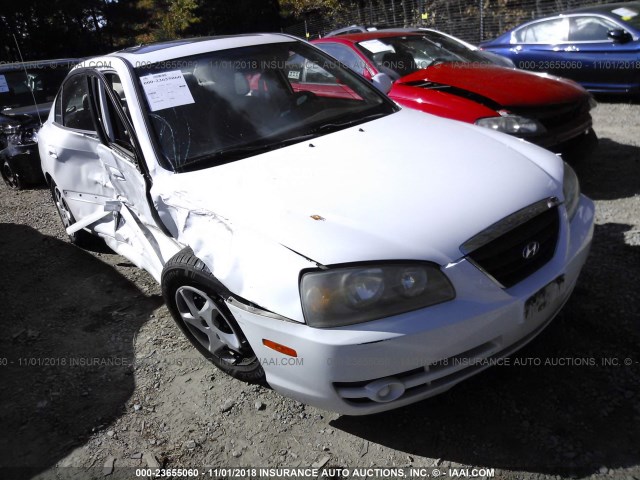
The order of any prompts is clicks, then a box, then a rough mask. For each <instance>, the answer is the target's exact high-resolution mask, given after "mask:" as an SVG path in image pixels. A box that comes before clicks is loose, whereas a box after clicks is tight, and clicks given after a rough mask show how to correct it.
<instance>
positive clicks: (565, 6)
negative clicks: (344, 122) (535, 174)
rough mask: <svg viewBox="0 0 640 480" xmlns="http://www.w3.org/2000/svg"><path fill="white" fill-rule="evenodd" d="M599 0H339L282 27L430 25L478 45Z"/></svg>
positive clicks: (299, 31)
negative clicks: (527, 23) (340, 1)
mask: <svg viewBox="0 0 640 480" xmlns="http://www.w3.org/2000/svg"><path fill="white" fill-rule="evenodd" d="M602 3H612V1H606V0H604V1H603V0H600V1H597V0H596V1H594V0H587V1H584V0H582V1H581V0H520V1H512V0H453V1H450V0H449V1H447V0H364V1H363V0H360V1H354V2H343V4H342V6H341V7H340V8H339V9H338V10H335V11H333V12H328V13H327V12H324V13H322V14H320V13H315V14H313V13H312V14H309V15H307V18H306V19H305V21H304V22H300V23H297V24H295V25H291V26H289V27H287V28H285V29H284V31H285V32H286V33H290V34H292V35H296V36H298V37H301V38H307V39H310V40H312V39H314V38H318V37H322V36H325V35H326V34H327V33H328V32H330V31H331V30H334V29H337V28H342V27H347V26H350V25H364V26H366V27H374V26H375V27H378V28H386V27H429V28H435V29H437V30H441V31H443V32H446V33H450V34H452V35H455V36H456V37H459V38H461V39H463V40H466V41H468V42H470V43H474V44H477V43H479V42H481V41H484V40H489V39H492V38H495V37H497V36H498V35H500V34H501V33H504V32H505V31H506V30H509V29H511V28H513V27H515V26H517V25H519V24H520V23H522V22H525V21H528V20H532V19H535V18H539V17H542V16H546V15H551V14H554V13H557V12H561V11H564V10H569V9H573V8H578V7H582V6H587V5H594V4H602Z"/></svg>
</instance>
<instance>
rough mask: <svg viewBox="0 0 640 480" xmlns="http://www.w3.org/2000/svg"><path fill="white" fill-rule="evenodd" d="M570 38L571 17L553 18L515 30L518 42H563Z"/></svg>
mask: <svg viewBox="0 0 640 480" xmlns="http://www.w3.org/2000/svg"><path fill="white" fill-rule="evenodd" d="M568 39H569V19H567V18H553V19H550V20H545V21H542V22H537V23H534V24H532V25H527V26H525V27H522V28H521V29H519V30H516V31H515V40H516V42H517V43H561V42H567V41H568Z"/></svg>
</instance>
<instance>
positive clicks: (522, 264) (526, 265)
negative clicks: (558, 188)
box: [468, 206, 560, 288]
mask: <svg viewBox="0 0 640 480" xmlns="http://www.w3.org/2000/svg"><path fill="white" fill-rule="evenodd" d="M559 229H560V217H559V213H558V207H557V206H553V207H552V208H549V209H547V210H545V211H543V212H542V213H539V214H537V215H535V216H534V217H532V218H530V219H528V220H527V221H525V222H524V223H521V224H520V225H518V226H516V227H514V228H513V229H511V230H509V231H507V232H506V233H503V234H502V235H500V236H499V237H497V238H495V239H493V240H491V241H489V242H488V243H485V244H484V245H482V246H480V247H478V248H476V249H475V250H473V251H472V252H470V253H469V254H468V258H469V259H470V260H471V261H472V262H473V263H475V264H476V265H477V266H478V267H480V268H481V269H482V270H484V271H485V272H486V273H488V274H489V275H491V276H492V277H493V278H494V279H496V280H497V281H498V282H499V283H500V284H501V285H502V286H504V287H505V288H509V287H512V286H513V285H515V284H516V283H518V282H520V281H522V280H524V279H525V278H527V277H528V276H529V275H531V274H532V273H534V272H535V271H537V270H539V269H540V268H542V267H543V266H544V265H545V264H546V263H547V262H549V260H551V258H553V255H554V253H555V250H556V244H557V242H558V232H559ZM533 250H535V253H533V254H532V251H533ZM527 253H528V254H529V255H527Z"/></svg>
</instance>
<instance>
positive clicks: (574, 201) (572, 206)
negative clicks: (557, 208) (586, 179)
mask: <svg viewBox="0 0 640 480" xmlns="http://www.w3.org/2000/svg"><path fill="white" fill-rule="evenodd" d="M562 193H563V194H564V206H565V208H566V209H567V216H568V217H569V220H571V219H572V218H573V216H574V215H575V214H576V210H577V209H578V203H579V202H580V182H579V181H578V176H577V175H576V172H575V171H574V170H573V168H571V166H569V164H568V163H567V162H564V178H563V180H562Z"/></svg>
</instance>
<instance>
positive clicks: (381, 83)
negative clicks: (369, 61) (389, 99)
mask: <svg viewBox="0 0 640 480" xmlns="http://www.w3.org/2000/svg"><path fill="white" fill-rule="evenodd" d="M371 81H372V82H373V86H374V87H376V88H377V89H378V90H380V91H381V92H382V93H384V94H385V95H386V94H387V93H389V91H390V90H391V87H392V86H393V80H391V77H390V76H389V75H387V74H386V73H377V74H376V75H374V76H373V78H372V79H371Z"/></svg>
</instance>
